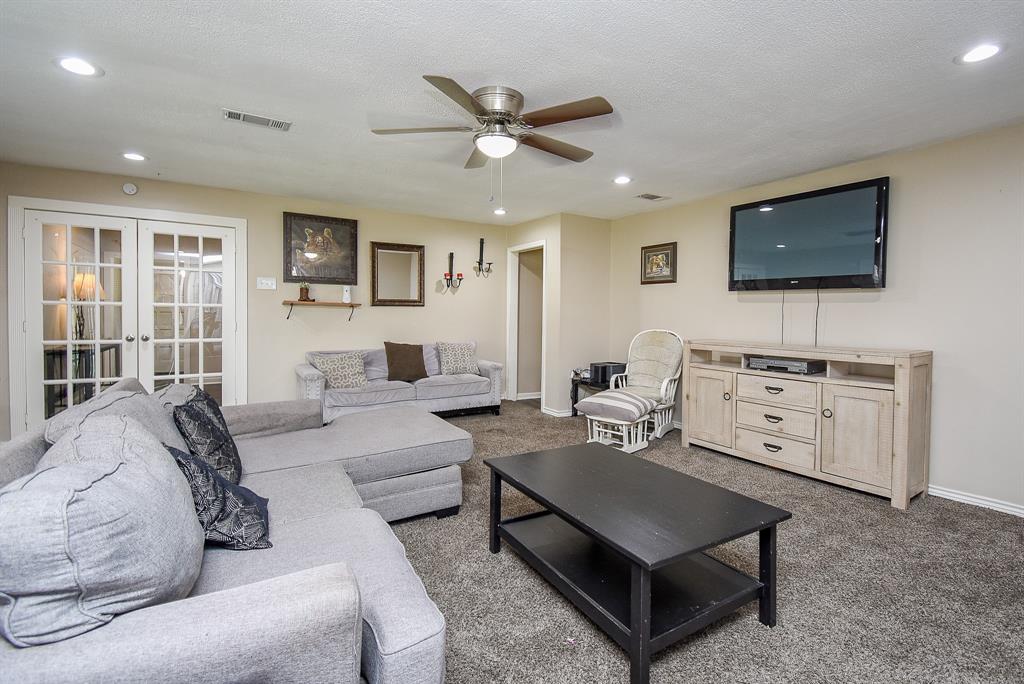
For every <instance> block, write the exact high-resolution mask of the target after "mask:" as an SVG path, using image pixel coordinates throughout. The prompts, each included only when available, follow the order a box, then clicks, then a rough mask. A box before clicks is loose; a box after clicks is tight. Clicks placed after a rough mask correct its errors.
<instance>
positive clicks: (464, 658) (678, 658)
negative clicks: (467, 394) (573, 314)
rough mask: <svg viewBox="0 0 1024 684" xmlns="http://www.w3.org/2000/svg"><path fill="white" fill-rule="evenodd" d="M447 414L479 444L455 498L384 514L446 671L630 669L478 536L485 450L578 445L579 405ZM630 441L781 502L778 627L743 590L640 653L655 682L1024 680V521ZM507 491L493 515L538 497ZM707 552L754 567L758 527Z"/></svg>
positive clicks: (590, 676) (553, 595) (532, 576)
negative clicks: (439, 643) (456, 507)
mask: <svg viewBox="0 0 1024 684" xmlns="http://www.w3.org/2000/svg"><path fill="white" fill-rule="evenodd" d="M531 404H532V405H531ZM452 422H453V423H455V424H456V425H458V426H460V427H462V428H463V429H465V430H468V431H469V432H471V433H472V434H473V438H474V440H475V445H476V454H475V456H474V457H473V460H472V461H470V462H469V463H466V464H465V465H463V477H464V481H465V490H464V497H465V501H464V505H463V508H462V511H461V513H460V514H459V515H457V516H454V517H451V518H447V519H443V520H436V519H434V518H429V517H428V518H421V519H417V520H412V521H408V522H404V523H399V524H397V525H395V528H394V529H395V532H396V534H397V535H398V537H399V538H400V539H401V540H402V542H403V543H404V544H405V546H406V549H407V551H408V555H409V559H410V561H411V563H412V565H413V566H414V567H415V568H416V570H417V571H418V572H419V574H420V576H421V577H422V578H423V582H424V584H425V585H426V588H427V591H428V592H429V593H430V595H431V597H432V598H433V599H434V600H435V601H436V602H437V604H438V606H439V607H440V609H441V612H442V613H443V614H444V616H445V618H446V620H447V622H448V680H447V681H449V682H453V683H461V682H467V683H468V682H473V683H478V682H624V681H628V672H629V668H628V660H627V657H626V654H625V652H624V651H623V650H622V649H620V648H619V647H618V646H616V645H615V644H614V642H612V641H611V640H610V639H609V638H607V637H606V636H605V635H604V634H603V633H602V632H601V631H600V630H599V629H598V628H597V627H595V626H594V625H593V624H592V623H591V622H590V621H589V620H587V619H586V618H585V617H584V616H583V615H582V614H581V613H579V612H578V611H577V610H576V609H575V608H574V607H573V606H572V605H571V604H570V603H569V602H568V601H567V600H565V599H563V598H562V597H561V595H559V594H558V593H557V592H556V591H555V590H554V589H552V588H551V587H550V586H549V585H548V584H547V583H546V582H545V581H544V580H543V579H542V578H541V577H540V576H539V575H537V574H536V573H535V572H534V571H533V570H532V569H531V568H530V567H529V566H528V565H526V564H525V563H524V562H523V561H521V560H520V559H519V558H517V557H516V556H515V554H514V552H512V551H511V550H510V549H509V548H508V546H507V545H505V546H504V547H503V549H502V551H501V553H500V554H497V555H492V554H490V553H489V552H488V550H487V510H488V509H487V503H488V502H487V497H488V471H487V467H486V466H485V465H484V464H483V459H485V458H489V457H492V456H504V455H508V454H514V453H521V452H525V451H533V450H537V449H545V448H551V447H556V446H564V445H568V444H578V443H581V442H583V441H585V437H586V426H585V423H584V422H583V419H582V418H579V419H568V418H552V417H548V416H544V415H542V414H541V413H540V412H539V411H538V409H537V407H536V404H535V403H533V402H531V403H530V404H527V403H526V402H519V403H512V402H506V403H505V404H504V406H503V411H502V415H501V416H467V417H462V418H454V419H452ZM639 456H641V457H643V458H646V459H650V460H651V461H654V462H656V463H660V464H662V465H665V466H668V467H671V468H674V469H676V470H679V471H682V472H684V473H687V474H690V475H693V476H695V477H699V478H701V479H703V480H706V481H708V482H712V483H714V484H718V485H721V486H723V487H727V488H729V489H731V490H734V491H737V492H740V493H743V494H747V495H749V496H752V497H755V498H758V499H761V500H763V501H766V502H768V503H771V504H774V505H777V506H780V507H782V508H786V509H787V510H790V511H792V512H793V518H792V519H791V520H789V521H787V522H785V523H782V525H780V527H779V538H778V554H779V561H778V569H779V599H778V606H779V618H778V626H777V627H775V628H774V629H769V628H767V627H765V626H763V625H761V624H760V623H759V622H758V620H757V607H756V603H755V604H750V605H748V606H747V607H745V608H743V609H741V610H740V611H738V612H737V613H735V614H734V615H732V616H731V617H728V618H725V619H723V620H722V621H720V622H718V623H715V624H713V625H711V626H710V627H708V628H706V629H705V630H703V631H701V632H698V633H697V634H694V635H693V636H691V637H689V638H687V639H685V640H683V641H681V642H679V643H678V644H676V645H674V646H673V647H670V648H668V649H666V650H664V651H661V652H660V653H657V654H655V656H654V658H653V661H652V665H651V681H652V682H656V683H657V682H722V681H725V682H751V683H752V682H800V683H801V684H808V683H811V682H915V683H919V682H1022V681H1024V560H1022V549H1024V520H1022V519H1020V518H1015V517H1012V516H1009V515H1005V514H1001V513H996V512H994V511H990V510H986V509H982V508H977V507H973V506H968V505H966V504H960V503H956V502H953V501H949V500H944V499H939V498H937V497H927V498H924V499H922V498H918V499H916V500H914V501H913V502H912V503H911V506H910V509H909V510H908V511H905V512H902V511H897V510H895V509H893V508H891V507H890V506H889V502H888V500H885V499H880V498H878V497H874V496H870V495H867V494H861V493H858V492H855V491H851V490H847V489H843V488H840V487H836V486H833V485H829V484H826V483H822V482H817V481H814V480H811V479H808V478H804V477H800V476H797V475H792V474H789V473H785V472H782V471H778V470H774V469H770V468H766V467H763V466H760V465H757V464H754V463H749V462H746V461H743V460H740V459H737V458H733V457H730V456H726V455H724V454H717V453H714V452H711V451H707V450H704V449H698V448H692V449H683V448H682V446H681V444H680V440H679V433H678V431H675V432H672V433H670V434H669V435H668V436H666V437H665V439H663V440H660V441H658V442H656V443H655V444H654V446H652V447H649V448H648V449H646V450H644V451H642V452H640V454H639ZM964 457H965V458H970V455H969V454H964ZM504 499H505V514H506V515H509V514H512V513H517V512H527V511H529V510H534V509H535V508H536V505H535V504H533V503H532V502H530V501H529V500H527V499H526V498H525V497H524V496H522V495H519V494H518V493H509V492H508V490H506V493H505V495H504ZM715 555H717V556H718V557H719V558H721V559H722V560H725V561H726V562H729V563H731V564H733V565H735V566H736V567H739V568H741V569H743V570H745V571H747V572H749V573H752V574H754V575H756V573H757V540H756V536H753V537H750V538H748V539H741V540H737V541H735V542H732V543H730V544H728V545H726V546H723V547H719V549H718V551H717V552H716V554H715Z"/></svg>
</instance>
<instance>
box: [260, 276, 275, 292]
mask: <svg viewBox="0 0 1024 684" xmlns="http://www.w3.org/2000/svg"><path fill="white" fill-rule="evenodd" d="M256 289H257V290H276V289H277V278H268V277H265V276H257V277H256Z"/></svg>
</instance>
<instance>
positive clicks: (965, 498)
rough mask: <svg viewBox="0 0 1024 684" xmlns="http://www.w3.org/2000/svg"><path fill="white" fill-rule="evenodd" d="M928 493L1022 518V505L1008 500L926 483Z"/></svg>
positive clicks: (1023, 510) (1023, 516)
mask: <svg viewBox="0 0 1024 684" xmlns="http://www.w3.org/2000/svg"><path fill="white" fill-rule="evenodd" d="M928 493H929V494H931V495H932V496H938V497H941V498H943V499H952V500H953V501H960V502H961V503H966V504H971V505H972V506H981V507H982V508H991V509H992V510H994V511H999V512H1000V513H1009V514H1010V515H1015V516H1017V517H1018V518H1024V506H1022V505H1020V504H1015V503H1010V502H1009V501H1000V500H999V499H990V498H989V497H987V496H979V495H978V494H968V493H967V492H961V491H958V490H956V489H947V488H946V487H936V486H935V485H928Z"/></svg>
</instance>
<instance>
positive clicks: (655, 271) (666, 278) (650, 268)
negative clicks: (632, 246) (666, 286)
mask: <svg viewBox="0 0 1024 684" xmlns="http://www.w3.org/2000/svg"><path fill="white" fill-rule="evenodd" d="M676 244H677V243H675V242H665V243H663V244H660V245H648V246H646V247H641V248H640V284H641V285H654V284H655V283H674V282H676Z"/></svg>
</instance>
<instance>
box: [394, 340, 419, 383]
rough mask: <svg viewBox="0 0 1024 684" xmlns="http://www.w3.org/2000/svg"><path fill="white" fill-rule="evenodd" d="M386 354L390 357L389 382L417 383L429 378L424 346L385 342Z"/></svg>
mask: <svg viewBox="0 0 1024 684" xmlns="http://www.w3.org/2000/svg"><path fill="white" fill-rule="evenodd" d="M384 353H385V354H386V355H387V357H388V380H402V381H404V382H416V381H417V380H420V379H422V378H425V377H427V368H426V366H425V365H424V363H423V345H422V344H399V343H397V342H385V343H384Z"/></svg>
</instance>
